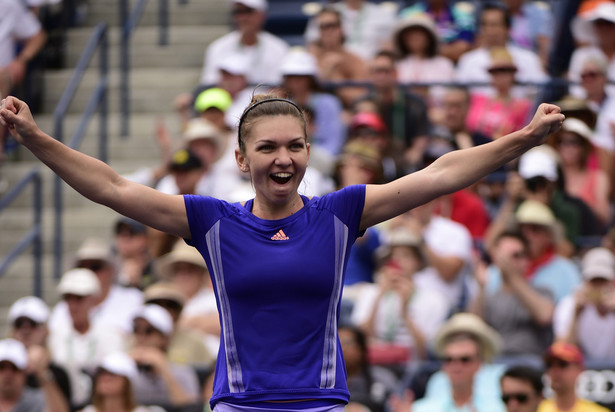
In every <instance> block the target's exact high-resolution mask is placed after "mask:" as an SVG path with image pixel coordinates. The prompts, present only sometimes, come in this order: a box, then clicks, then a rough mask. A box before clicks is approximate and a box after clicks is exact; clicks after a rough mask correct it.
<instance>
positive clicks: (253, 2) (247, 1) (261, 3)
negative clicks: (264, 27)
mask: <svg viewBox="0 0 615 412" xmlns="http://www.w3.org/2000/svg"><path fill="white" fill-rule="evenodd" d="M233 4H243V5H244V6H246V7H249V8H251V9H254V10H259V11H265V10H267V0H233Z"/></svg>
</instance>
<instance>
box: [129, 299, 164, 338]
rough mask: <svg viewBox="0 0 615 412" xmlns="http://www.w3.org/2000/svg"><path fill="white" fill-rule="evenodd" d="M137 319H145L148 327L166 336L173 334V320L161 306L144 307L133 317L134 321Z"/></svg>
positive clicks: (150, 305)
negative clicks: (150, 326)
mask: <svg viewBox="0 0 615 412" xmlns="http://www.w3.org/2000/svg"><path fill="white" fill-rule="evenodd" d="M138 318H141V319H145V320H146V321H147V322H148V323H149V324H150V325H152V326H153V327H154V328H156V329H158V331H160V332H162V333H163V334H164V335H166V336H169V335H170V334H171V332H173V319H172V318H171V315H170V314H169V312H167V310H166V309H164V308H163V307H162V306H158V305H154V304H149V305H145V306H143V307H142V308H141V309H140V310H139V311H138V312H137V313H136V315H135V316H134V319H138Z"/></svg>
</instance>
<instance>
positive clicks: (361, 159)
mask: <svg viewBox="0 0 615 412" xmlns="http://www.w3.org/2000/svg"><path fill="white" fill-rule="evenodd" d="M335 178H336V181H337V188H338V189H341V188H344V187H348V186H351V185H355V184H376V183H379V182H382V158H381V156H380V153H379V152H378V150H377V149H376V148H374V147H372V146H371V145H369V144H365V143H362V142H358V141H357V142H349V143H346V145H344V149H343V150H342V154H341V155H340V156H339V160H338V162H337V165H336V168H335ZM380 243H381V242H380V230H379V229H378V228H375V227H370V228H368V229H367V230H366V231H365V234H364V235H363V236H362V237H361V238H359V239H357V241H356V242H355V244H354V245H352V250H351V251H350V257H349V258H348V266H347V268H346V277H345V278H344V286H345V288H344V293H345V294H346V293H347V292H349V291H350V288H349V286H351V285H354V284H360V283H361V282H368V283H372V282H373V281H374V279H373V273H374V271H375V270H376V263H377V262H376V256H375V252H376V249H377V248H378V247H379V246H380Z"/></svg>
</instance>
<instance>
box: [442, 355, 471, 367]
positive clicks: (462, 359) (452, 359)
mask: <svg viewBox="0 0 615 412" xmlns="http://www.w3.org/2000/svg"><path fill="white" fill-rule="evenodd" d="M475 360H476V357H475V356H457V357H455V356H445V357H443V358H442V362H443V363H453V362H459V363H462V364H464V365H465V364H468V363H470V362H474V361H475Z"/></svg>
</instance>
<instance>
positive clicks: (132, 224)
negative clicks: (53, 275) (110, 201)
mask: <svg viewBox="0 0 615 412" xmlns="http://www.w3.org/2000/svg"><path fill="white" fill-rule="evenodd" d="M123 227H127V228H128V229H129V230H130V231H131V232H132V233H145V232H146V231H147V228H146V227H145V225H144V224H143V223H141V222H137V221H136V220H134V219H131V218H129V217H126V216H121V217H120V218H119V219H118V220H117V221H116V222H115V234H118V233H119V231H120V229H121V228H123Z"/></svg>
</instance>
